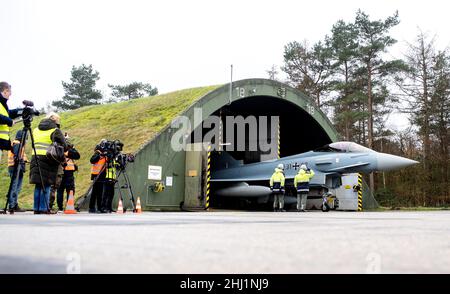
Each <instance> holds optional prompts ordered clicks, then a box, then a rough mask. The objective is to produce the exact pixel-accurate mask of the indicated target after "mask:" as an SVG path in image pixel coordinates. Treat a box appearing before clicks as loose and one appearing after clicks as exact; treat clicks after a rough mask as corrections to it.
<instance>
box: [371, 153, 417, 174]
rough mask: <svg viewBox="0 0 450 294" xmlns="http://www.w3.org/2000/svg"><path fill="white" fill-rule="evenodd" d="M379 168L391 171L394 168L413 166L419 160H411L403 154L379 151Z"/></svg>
mask: <svg viewBox="0 0 450 294" xmlns="http://www.w3.org/2000/svg"><path fill="white" fill-rule="evenodd" d="M377 163H378V165H377V170H379V171H389V170H394V169H400V168H404V167H407V166H411V165H414V164H417V163H419V162H417V161H415V160H411V159H408V158H404V157H401V156H396V155H391V154H386V153H378V154H377Z"/></svg>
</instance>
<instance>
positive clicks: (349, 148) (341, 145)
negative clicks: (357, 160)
mask: <svg viewBox="0 0 450 294" xmlns="http://www.w3.org/2000/svg"><path fill="white" fill-rule="evenodd" d="M314 151H320V152H375V151H373V150H372V149H369V148H367V147H364V146H361V145H359V144H356V143H355V142H346V141H342V142H334V143H330V144H327V145H325V146H323V147H320V148H318V149H316V150H314Z"/></svg>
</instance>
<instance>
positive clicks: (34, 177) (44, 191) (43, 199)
mask: <svg viewBox="0 0 450 294" xmlns="http://www.w3.org/2000/svg"><path fill="white" fill-rule="evenodd" d="M60 120H61V119H60V117H59V115H58V114H56V113H54V112H51V113H50V114H48V115H47V117H46V118H45V119H43V120H42V121H41V122H40V123H39V126H38V127H37V128H35V129H34V130H33V137H34V140H35V146H36V154H33V157H32V158H31V167H30V184H35V185H36V186H35V189H34V213H35V214H50V213H51V212H50V210H49V200H50V199H49V198H50V186H51V185H53V184H54V183H55V180H56V176H57V172H58V166H59V165H60V163H59V162H58V161H56V160H54V159H51V158H49V157H47V149H48V147H49V146H50V145H51V144H52V143H55V142H56V143H57V144H58V145H60V146H63V148H64V151H66V150H67V144H66V140H65V138H64V135H63V134H62V132H61V130H60V129H59V127H60ZM38 164H39V167H40V170H39V168H38ZM41 176H42V177H41ZM41 181H42V182H41ZM42 185H43V186H42Z"/></svg>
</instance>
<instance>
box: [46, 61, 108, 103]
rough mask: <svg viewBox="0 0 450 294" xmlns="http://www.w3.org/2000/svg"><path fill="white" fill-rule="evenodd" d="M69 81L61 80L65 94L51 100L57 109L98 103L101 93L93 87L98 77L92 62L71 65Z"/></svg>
mask: <svg viewBox="0 0 450 294" xmlns="http://www.w3.org/2000/svg"><path fill="white" fill-rule="evenodd" d="M71 75H72V77H71V78H70V82H64V81H63V82H62V85H63V88H64V92H65V95H64V96H63V97H62V99H61V100H56V101H53V103H52V105H53V106H55V107H56V108H57V109H59V110H71V109H77V108H80V107H83V106H88V105H95V104H100V102H101V99H102V94H101V92H100V91H99V90H97V89H95V84H96V83H97V81H98V80H99V79H100V75H99V73H98V72H97V71H94V69H93V68H92V64H90V65H85V64H82V65H81V66H78V67H76V66H73V67H72V71H71Z"/></svg>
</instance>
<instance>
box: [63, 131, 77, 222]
mask: <svg viewBox="0 0 450 294" xmlns="http://www.w3.org/2000/svg"><path fill="white" fill-rule="evenodd" d="M66 143H67V146H68V150H67V151H66V153H64V155H65V157H66V162H65V163H64V164H63V166H64V174H63V177H62V180H61V184H60V186H59V188H58V193H57V203H58V213H63V212H64V190H65V191H66V194H67V197H66V200H68V199H69V193H70V191H73V194H74V196H75V172H76V171H77V170H78V166H77V164H76V163H75V160H78V159H80V153H79V152H78V151H77V150H76V149H75V148H74V146H73V144H71V143H70V142H69V141H68V139H67V137H66Z"/></svg>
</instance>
